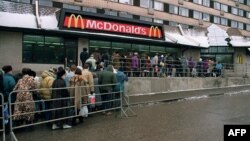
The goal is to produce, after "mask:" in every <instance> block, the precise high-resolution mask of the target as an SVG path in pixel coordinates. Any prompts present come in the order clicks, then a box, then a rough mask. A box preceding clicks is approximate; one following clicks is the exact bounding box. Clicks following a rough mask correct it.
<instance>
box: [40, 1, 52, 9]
mask: <svg viewBox="0 0 250 141" xmlns="http://www.w3.org/2000/svg"><path fill="white" fill-rule="evenodd" d="M39 5H43V6H49V7H52V0H39Z"/></svg>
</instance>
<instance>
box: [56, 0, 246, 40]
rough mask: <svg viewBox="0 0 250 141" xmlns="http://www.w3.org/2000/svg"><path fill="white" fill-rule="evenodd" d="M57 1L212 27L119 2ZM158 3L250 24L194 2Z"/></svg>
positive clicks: (171, 0)
mask: <svg viewBox="0 0 250 141" xmlns="http://www.w3.org/2000/svg"><path fill="white" fill-rule="evenodd" d="M55 1H58V2H63V3H68V4H74V5H79V6H86V7H94V8H100V9H103V8H106V9H113V10H116V11H124V12H128V13H131V14H134V15H139V16H146V17H151V18H156V19H162V20H166V21H173V22H177V23H181V24H188V25H192V26H199V27H204V28H207V27H208V26H210V25H211V23H210V22H206V21H203V24H202V25H201V24H199V20H197V19H193V18H189V17H184V16H179V15H175V14H170V13H166V12H164V11H157V10H154V12H153V14H152V13H148V9H147V8H143V7H138V6H132V5H127V4H122V3H117V2H112V1H107V0H95V1H90V0H89V1H83V2H75V1H74V0H55ZM158 1H161V2H164V3H168V4H172V5H176V6H179V7H184V8H188V9H191V10H196V11H200V12H204V13H208V14H211V15H214V16H219V17H222V18H226V19H230V20H236V21H239V22H243V23H247V24H250V23H249V19H248V18H245V17H241V16H237V15H234V14H231V13H227V12H225V13H224V15H221V12H220V10H217V9H213V8H210V7H206V6H202V5H199V4H196V3H193V2H189V1H183V4H179V2H178V0H158ZM216 2H219V3H222V4H226V5H228V6H232V7H236V8H240V9H243V10H246V11H249V6H247V5H243V4H240V5H239V6H236V5H235V2H234V1H229V0H216ZM218 26H220V27H221V28H223V29H225V30H227V29H228V28H230V27H229V26H223V25H218ZM241 32H242V34H243V35H244V36H250V31H246V30H241Z"/></svg>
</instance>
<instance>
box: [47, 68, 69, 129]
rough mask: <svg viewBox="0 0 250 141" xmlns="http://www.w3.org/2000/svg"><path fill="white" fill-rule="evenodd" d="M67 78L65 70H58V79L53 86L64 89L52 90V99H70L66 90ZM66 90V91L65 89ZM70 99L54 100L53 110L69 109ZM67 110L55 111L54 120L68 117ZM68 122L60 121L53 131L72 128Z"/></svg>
mask: <svg viewBox="0 0 250 141" xmlns="http://www.w3.org/2000/svg"><path fill="white" fill-rule="evenodd" d="M65 76H66V71H65V70H64V69H58V71H57V78H56V80H55V81H54V82H53V84H52V88H62V89H57V90H52V97H51V98H52V99H60V98H68V97H69V92H68V90H67V89H66V88H65V87H66V83H65V81H64V79H65ZM63 88H64V89H63ZM68 100H69V99H60V100H53V101H52V108H53V109H56V108H62V107H67V103H68ZM67 116H68V113H67V109H59V110H54V111H52V118H53V119H59V118H64V117H67ZM68 122H69V121H68V120H60V121H55V122H54V123H53V125H52V129H53V130H55V129H58V128H60V127H62V128H64V129H67V128H71V126H70V125H68Z"/></svg>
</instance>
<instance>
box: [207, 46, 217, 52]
mask: <svg viewBox="0 0 250 141" xmlns="http://www.w3.org/2000/svg"><path fill="white" fill-rule="evenodd" d="M208 51H209V52H210V53H217V47H209V48H208Z"/></svg>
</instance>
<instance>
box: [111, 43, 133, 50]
mask: <svg viewBox="0 0 250 141" xmlns="http://www.w3.org/2000/svg"><path fill="white" fill-rule="evenodd" d="M112 49H116V50H124V51H130V50H131V44H130V43H122V42H112Z"/></svg>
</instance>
